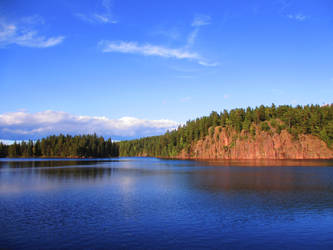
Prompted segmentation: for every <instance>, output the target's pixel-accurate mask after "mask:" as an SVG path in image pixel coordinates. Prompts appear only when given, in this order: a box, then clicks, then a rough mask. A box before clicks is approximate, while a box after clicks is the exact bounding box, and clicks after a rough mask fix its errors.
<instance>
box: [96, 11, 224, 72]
mask: <svg viewBox="0 0 333 250" xmlns="http://www.w3.org/2000/svg"><path fill="white" fill-rule="evenodd" d="M207 20H208V19H207V17H205V19H195V20H194V21H193V23H192V26H195V27H196V28H195V30H194V32H192V33H191V34H190V36H189V38H188V41H187V43H186V45H185V46H184V47H181V48H168V47H165V46H162V45H153V44H150V43H145V44H139V43H138V42H133V41H108V40H102V41H100V42H99V46H100V47H101V49H102V51H103V52H105V53H108V52H118V53H127V54H139V55H145V56H159V57H165V58H175V59H187V60H190V61H195V62H196V63H198V64H200V65H202V66H206V67H215V66H217V65H218V64H217V63H216V62H209V61H208V60H207V59H205V58H204V57H202V56H201V55H199V54H198V53H197V52H192V51H190V49H189V48H190V47H191V45H192V44H193V43H194V40H195V38H196V36H197V33H198V31H199V27H200V26H203V25H207V24H208V22H207ZM209 20H210V19H209Z"/></svg>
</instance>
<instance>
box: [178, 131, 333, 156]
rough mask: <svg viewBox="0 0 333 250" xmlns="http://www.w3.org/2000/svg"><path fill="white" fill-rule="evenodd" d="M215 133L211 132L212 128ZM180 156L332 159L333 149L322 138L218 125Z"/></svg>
mask: <svg viewBox="0 0 333 250" xmlns="http://www.w3.org/2000/svg"><path fill="white" fill-rule="evenodd" d="M211 132H212V131H211ZM178 158H181V159H333V150H332V149H330V148H329V147H328V146H327V144H326V143H325V142H324V141H322V140H321V139H320V138H318V137H316V136H313V135H299V137H298V139H294V138H293V136H292V135H291V134H289V133H288V132H287V131H286V130H283V131H281V133H280V134H278V133H275V132H272V131H271V132H264V131H261V130H260V129H259V128H257V129H256V135H255V136H252V135H250V134H249V133H245V132H243V131H242V132H241V133H236V131H234V130H231V129H227V128H221V127H216V128H215V130H214V134H212V133H211V134H210V135H208V136H206V137H205V138H204V139H201V140H199V141H197V142H194V143H193V144H192V145H191V147H190V149H189V150H188V152H186V151H185V150H183V151H182V152H181V153H180V154H179V155H178Z"/></svg>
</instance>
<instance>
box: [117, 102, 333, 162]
mask: <svg viewBox="0 0 333 250" xmlns="http://www.w3.org/2000/svg"><path fill="white" fill-rule="evenodd" d="M269 124H270V125H271V127H272V128H275V130H271V129H270V126H269ZM257 125H259V128H260V129H261V130H263V131H267V132H269V133H271V134H273V133H274V131H276V132H277V133H281V131H282V130H284V129H288V131H289V132H290V133H291V134H292V135H293V136H294V138H297V137H298V135H299V134H312V135H315V136H318V137H320V138H321V139H322V140H324V141H325V142H326V143H327V144H328V145H331V144H332V143H333V105H326V106H319V105H307V106H297V107H292V106H288V105H282V106H278V107H276V106H275V105H274V104H272V105H271V106H270V107H269V106H263V105H261V106H260V107H256V108H254V109H252V108H250V107H248V108H247V109H246V110H245V109H242V108H241V109H232V110H230V111H229V112H228V111H227V110H223V112H220V113H217V112H215V111H213V112H212V113H211V114H210V115H209V116H204V117H201V118H197V119H195V120H191V121H188V122H187V123H186V124H185V125H183V126H180V127H179V128H178V129H177V130H174V131H170V132H167V133H166V134H164V135H161V136H153V137H146V138H142V139H137V140H131V141H122V142H119V154H120V156H138V155H147V156H159V157H175V156H177V155H178V154H179V153H181V152H182V151H184V152H185V153H190V152H191V145H193V144H194V143H195V142H196V141H198V140H200V139H204V138H205V137H206V136H207V135H210V136H213V134H214V133H212V132H213V131H214V128H215V127H216V126H221V127H220V128H219V129H218V131H219V132H221V129H222V127H224V128H226V129H227V131H228V130H229V129H234V130H235V131H237V132H239V133H240V132H242V131H243V132H244V133H245V134H246V135H247V133H250V134H251V135H252V136H253V137H254V136H256V128H257ZM210 128H211V129H210Z"/></svg>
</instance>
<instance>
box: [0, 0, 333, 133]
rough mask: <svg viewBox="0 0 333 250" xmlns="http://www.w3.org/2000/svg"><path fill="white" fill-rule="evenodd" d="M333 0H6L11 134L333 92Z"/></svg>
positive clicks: (2, 18) (147, 125) (182, 117)
mask: <svg viewBox="0 0 333 250" xmlns="http://www.w3.org/2000/svg"><path fill="white" fill-rule="evenodd" d="M332 13H333V1H331V0H307V1H304V0H270V1H268V0H248V1H244V0H216V1H213V0H205V1H192V0H191V1H190V0H184V1H172V0H168V1H152V0H150V1H144V0H143V1H136V0H132V1H129V0H89V1H88V0H87V1H83V0H81V1H66V0H57V1H55V0H54V1H51V0H50V1H41V0H29V1H25V0H20V1H19V0H1V1H0V95H1V98H0V139H3V140H24V139H37V138H41V137H44V136H47V135H51V134H59V133H65V134H66V133H69V134H82V133H94V132H96V133H97V134H98V135H103V136H105V137H110V136H111V137H112V138H113V139H116V140H123V139H129V138H138V137H142V136H150V135H158V134H162V133H164V132H165V131H166V130H167V129H174V128H176V127H177V126H178V125H179V124H183V123H184V122H186V121H187V120H190V119H195V118H197V117H201V116H204V115H209V113H210V112H211V111H213V110H215V111H217V112H219V111H222V110H223V109H227V110H230V109H232V108H240V107H243V108H246V107H248V106H250V107H256V106H259V105H261V104H263V105H270V104H272V103H275V104H276V105H283V104H288V105H293V106H294V105H297V104H300V105H306V104H319V105H322V104H327V103H332V97H333V28H332V27H333V15H332Z"/></svg>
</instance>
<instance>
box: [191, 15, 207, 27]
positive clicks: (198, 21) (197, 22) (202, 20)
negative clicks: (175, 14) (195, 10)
mask: <svg viewBox="0 0 333 250" xmlns="http://www.w3.org/2000/svg"><path fill="white" fill-rule="evenodd" d="M210 20H211V18H210V16H206V15H197V16H196V17H195V18H194V20H193V22H192V26H194V27H199V26H204V25H208V24H210Z"/></svg>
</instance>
